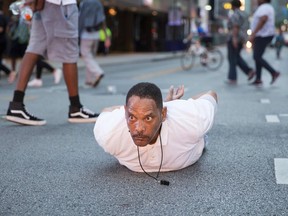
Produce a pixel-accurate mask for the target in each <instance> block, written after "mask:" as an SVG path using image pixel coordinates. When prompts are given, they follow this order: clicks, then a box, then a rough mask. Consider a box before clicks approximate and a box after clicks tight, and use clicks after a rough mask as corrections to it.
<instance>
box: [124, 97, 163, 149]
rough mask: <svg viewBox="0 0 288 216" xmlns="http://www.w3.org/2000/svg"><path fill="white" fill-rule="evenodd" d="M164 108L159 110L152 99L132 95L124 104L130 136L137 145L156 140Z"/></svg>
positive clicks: (151, 142) (144, 144)
mask: <svg viewBox="0 0 288 216" xmlns="http://www.w3.org/2000/svg"><path fill="white" fill-rule="evenodd" d="M166 112H167V110H166V108H163V110H159V109H158V108H157V106H156V103H155V101H154V100H152V99H147V98H142V99H140V97H138V96H132V97H130V99H129V100H128V103H127V105H126V106H125V117H126V122H127V125H128V128H129V130H130V134H131V137H132V139H133V141H134V143H135V145H137V146H146V145H148V144H153V143H155V142H156V140H157V137H158V132H159V129H160V126H161V124H162V120H164V119H165V118H166Z"/></svg>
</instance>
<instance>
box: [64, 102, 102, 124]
mask: <svg viewBox="0 0 288 216" xmlns="http://www.w3.org/2000/svg"><path fill="white" fill-rule="evenodd" d="M98 116H99V114H97V113H93V112H92V111H90V110H89V109H86V108H84V107H81V108H78V107H72V106H70V108H69V115H68V121H69V122H70V123H95V122H96V120H97V117H98Z"/></svg>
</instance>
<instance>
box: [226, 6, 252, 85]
mask: <svg viewBox="0 0 288 216" xmlns="http://www.w3.org/2000/svg"><path fill="white" fill-rule="evenodd" d="M231 5H232V10H233V14H232V16H231V17H230V18H229V20H228V29H229V36H228V41H227V50H228V62H229V71H228V80H227V83H228V84H232V85H234V84H237V66H239V68H240V69H241V70H242V71H243V72H244V73H245V74H246V75H247V76H248V80H251V79H253V77H254V76H255V71H254V70H253V69H252V68H251V67H249V66H248V64H247V63H246V62H245V60H244V59H243V58H242V56H241V51H242V48H243V46H244V45H245V44H246V41H247V30H248V28H249V21H248V14H247V13H246V12H244V11H241V10H240V7H241V5H242V4H241V1H240V0H233V1H231Z"/></svg>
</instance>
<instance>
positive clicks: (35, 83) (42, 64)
mask: <svg viewBox="0 0 288 216" xmlns="http://www.w3.org/2000/svg"><path fill="white" fill-rule="evenodd" d="M43 69H47V70H48V71H49V72H50V73H52V74H53V76H54V83H55V84H59V83H60V81H61V78H62V70H61V69H59V68H54V67H53V66H52V65H51V64H49V63H48V62H47V61H45V59H44V58H43V57H42V56H41V57H40V58H39V59H38V61H37V63H36V76H35V78H34V79H33V80H31V81H29V82H28V86H29V87H42V85H43V81H42V72H43Z"/></svg>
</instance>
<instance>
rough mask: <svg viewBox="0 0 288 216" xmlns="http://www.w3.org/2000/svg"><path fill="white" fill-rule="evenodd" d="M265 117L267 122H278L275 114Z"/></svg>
mask: <svg viewBox="0 0 288 216" xmlns="http://www.w3.org/2000/svg"><path fill="white" fill-rule="evenodd" d="M265 118H266V121H267V122H268V123H280V120H279V118H278V116H277V115H266V116H265Z"/></svg>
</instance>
